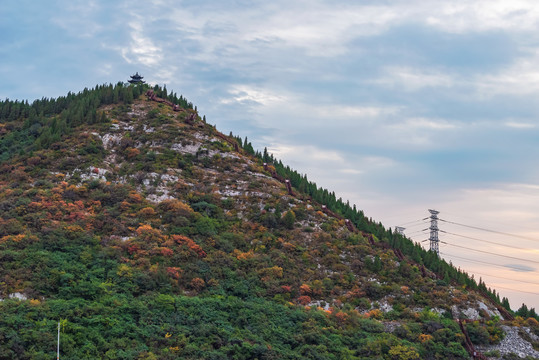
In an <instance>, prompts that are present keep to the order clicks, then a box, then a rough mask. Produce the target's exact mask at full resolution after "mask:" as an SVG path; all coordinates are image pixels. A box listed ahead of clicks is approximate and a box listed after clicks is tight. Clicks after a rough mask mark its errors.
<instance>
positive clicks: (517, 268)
mask: <svg viewBox="0 0 539 360" xmlns="http://www.w3.org/2000/svg"><path fill="white" fill-rule="evenodd" d="M504 266H505V267H506V268H508V269H511V270H513V271H517V272H533V271H536V270H537V269H535V268H533V267H531V266H526V265H522V264H506V265H504Z"/></svg>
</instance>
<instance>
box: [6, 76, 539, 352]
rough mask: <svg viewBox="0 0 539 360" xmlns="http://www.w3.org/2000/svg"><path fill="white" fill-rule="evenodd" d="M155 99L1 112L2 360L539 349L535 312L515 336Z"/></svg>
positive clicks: (340, 207) (183, 106) (387, 239)
mask: <svg viewBox="0 0 539 360" xmlns="http://www.w3.org/2000/svg"><path fill="white" fill-rule="evenodd" d="M148 90H150V88H149V87H147V86H145V85H144V86H125V85H124V84H122V83H118V84H116V85H102V86H97V87H95V88H94V89H85V90H84V91H82V92H80V93H77V94H74V93H70V94H68V95H67V96H65V97H60V98H58V99H47V98H43V99H41V100H37V101H35V102H33V103H32V104H29V103H27V102H18V101H9V100H6V101H3V102H1V103H0V264H2V266H0V298H1V299H2V301H1V302H0V359H50V358H52V357H53V356H55V355H54V354H55V351H56V329H57V324H58V322H59V321H60V323H61V355H62V356H61V358H64V359H98V358H99V359H177V358H183V359H402V360H405V359H467V358H469V355H468V352H467V351H466V349H467V347H469V344H470V342H471V343H472V344H473V345H476V346H477V345H484V346H487V345H492V344H497V343H499V342H500V341H502V340H503V338H504V336H505V332H504V331H503V330H502V325H513V326H515V325H518V326H520V327H522V329H526V331H527V334H528V337H529V339H528V340H529V342H530V343H533V344H534V345H536V343H537V344H538V345H539V342H537V341H535V340H534V339H536V338H537V337H536V335H537V334H539V331H538V328H539V323H537V321H536V319H535V318H536V314H535V310H534V309H530V310H528V309H527V308H526V309H524V308H521V310H519V311H520V312H519V313H518V314H517V315H521V316H519V317H516V318H515V319H513V316H514V315H515V314H513V313H512V312H511V309H510V308H509V303H508V301H507V299H505V298H504V299H500V298H499V295H498V294H496V292H495V291H494V290H490V289H488V288H487V287H486V286H485V284H484V283H483V282H482V281H479V282H476V281H475V280H474V279H473V278H471V277H470V276H468V275H467V274H466V273H465V272H463V271H460V270H459V269H456V268H455V267H453V266H452V265H450V264H447V263H446V262H445V261H443V260H441V259H439V258H438V257H437V256H436V255H435V254H433V253H431V252H427V251H425V250H423V249H422V248H421V247H420V246H419V245H418V244H414V243H412V242H411V241H410V240H408V239H406V238H404V237H402V236H401V235H398V234H395V233H393V232H392V231H391V229H385V228H384V227H383V226H382V224H379V223H376V222H374V221H372V220H371V219H369V218H367V217H366V216H365V214H363V212H362V211H360V210H358V209H356V206H355V205H353V206H351V205H350V204H349V203H348V202H345V201H343V200H341V199H337V198H336V196H335V194H334V193H333V192H330V191H328V190H326V189H322V188H319V187H317V186H316V184H314V183H312V182H310V181H309V180H308V179H307V176H306V175H301V174H299V173H297V172H296V171H294V170H292V169H290V168H289V167H287V166H285V165H283V164H282V162H280V161H278V160H276V159H274V158H273V156H272V155H270V154H268V153H267V151H266V150H264V151H263V152H258V151H255V150H254V149H253V147H252V145H251V144H250V143H249V141H248V140H247V139H243V140H242V138H241V137H237V136H233V135H232V134H230V135H228V136H226V135H223V134H222V133H220V132H219V131H218V130H217V129H215V127H213V126H211V125H208V124H207V123H206V121H205V118H204V117H203V118H201V117H200V116H198V113H197V111H196V107H194V106H193V104H191V103H190V102H188V101H187V100H186V99H184V98H183V97H181V96H180V97H178V96H177V95H176V94H169V93H167V90H166V88H160V87H158V86H156V87H154V88H152V89H151V90H153V93H154V94H155V95H156V96H157V97H158V98H161V99H166V100H167V101H169V102H170V103H173V104H178V105H179V106H180V111H174V110H173V108H172V107H171V106H169V105H168V104H167V103H164V102H158V101H155V100H150V99H149V98H148V97H147V96H146V95H145V94H146V92H147V91H148ZM286 180H288V181H289V184H290V187H287V183H286ZM524 310H525V311H524ZM528 317H529V319H527V320H525V319H526V318H528ZM458 319H468V321H467V322H464V323H463V324H464V325H463V326H464V329H465V331H466V333H467V335H468V340H467V338H466V336H465V334H464V333H463V332H462V330H461V328H460V326H459V323H458V321H456V320H458ZM534 341H535V342H534ZM502 355H503V354H502Z"/></svg>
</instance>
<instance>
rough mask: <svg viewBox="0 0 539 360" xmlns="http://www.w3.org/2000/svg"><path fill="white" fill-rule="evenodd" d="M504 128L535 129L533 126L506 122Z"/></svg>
mask: <svg viewBox="0 0 539 360" xmlns="http://www.w3.org/2000/svg"><path fill="white" fill-rule="evenodd" d="M505 126H507V127H510V128H515V129H534V128H536V127H537V125H535V124H530V123H526V122H518V121H508V122H506V123H505Z"/></svg>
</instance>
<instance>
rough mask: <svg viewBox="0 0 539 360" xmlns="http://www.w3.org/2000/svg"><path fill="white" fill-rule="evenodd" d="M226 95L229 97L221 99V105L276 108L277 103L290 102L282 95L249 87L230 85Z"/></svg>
mask: <svg viewBox="0 0 539 360" xmlns="http://www.w3.org/2000/svg"><path fill="white" fill-rule="evenodd" d="M228 93H229V94H230V95H231V96H230V97H228V98H223V99H221V100H220V101H221V103H222V104H231V103H234V102H237V103H243V102H254V103H256V104H258V105H263V106H276V105H277V104H279V103H282V102H285V101H290V100H289V99H287V97H286V96H284V95H281V94H277V93H275V92H273V91H271V90H268V89H263V88H261V87H254V86H249V85H232V86H231V88H230V89H229V90H228Z"/></svg>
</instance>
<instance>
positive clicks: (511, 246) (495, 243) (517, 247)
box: [439, 230, 532, 250]
mask: <svg viewBox="0 0 539 360" xmlns="http://www.w3.org/2000/svg"><path fill="white" fill-rule="evenodd" d="M439 231H440V232H443V233H446V234H449V235H455V236H460V237H463V238H466V239H470V240H477V241H482V242H486V243H489V244H494V245H499V246H505V247H508V248H513V249H520V250H532V249H530V248H523V247H519V246H513V245H507V244H502V243H498V242H495V241H489V240H483V239H478V238H475V237H471V236H466V235H460V234H455V233H452V232H449V231H445V230H439Z"/></svg>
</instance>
